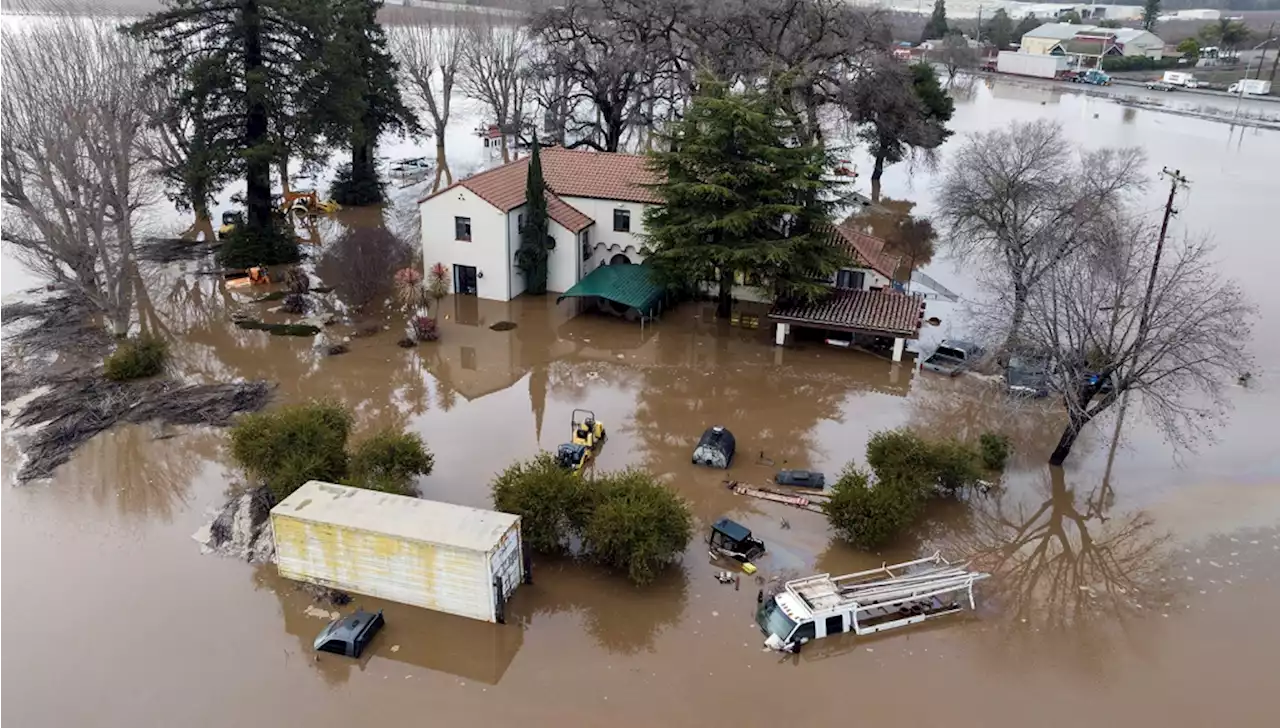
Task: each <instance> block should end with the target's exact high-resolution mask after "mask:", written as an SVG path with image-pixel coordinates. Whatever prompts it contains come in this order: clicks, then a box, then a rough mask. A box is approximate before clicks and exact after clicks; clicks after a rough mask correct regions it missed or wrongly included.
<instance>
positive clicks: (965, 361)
mask: <svg viewBox="0 0 1280 728" xmlns="http://www.w3.org/2000/svg"><path fill="white" fill-rule="evenodd" d="M984 353H985V352H984V351H983V349H982V347H981V346H978V345H977V344H973V343H970V342H968V341H951V340H948V339H943V340H942V343H941V344H939V345H938V348H937V349H934V351H933V353H932V354H930V355H929V356H928V358H927V359H925V360H924V361H923V362H921V363H920V367H921V368H923V369H927V370H929V371H931V372H937V373H938V374H945V375H947V376H948V377H954V376H957V375H958V374H960V373H961V372H964V371H967V370H969V369H971V368H972V367H973V365H974V364H975V363H976V362H977V361H978V360H979V359H981V358H982V355H983V354H984Z"/></svg>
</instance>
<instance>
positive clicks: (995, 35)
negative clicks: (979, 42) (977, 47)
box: [985, 8, 1013, 50]
mask: <svg viewBox="0 0 1280 728" xmlns="http://www.w3.org/2000/svg"><path fill="white" fill-rule="evenodd" d="M985 32H986V35H987V41H989V42H990V43H991V45H993V46H995V47H996V50H1004V49H1005V48H1008V47H1009V44H1010V43H1012V42H1013V18H1010V17H1009V14H1008V13H1006V12H1005V11H1004V8H1000V9H999V10H997V11H996V13H995V15H992V16H991V21H990V22H988V23H987V28H986V31H985Z"/></svg>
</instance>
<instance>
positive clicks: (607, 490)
mask: <svg viewBox="0 0 1280 728" xmlns="http://www.w3.org/2000/svg"><path fill="white" fill-rule="evenodd" d="M592 487H594V488H595V489H596V497H595V502H596V505H595V508H594V509H593V510H592V513H591V517H590V518H589V519H588V520H587V524H586V529H585V530H584V531H583V533H582V542H583V546H584V548H585V549H586V551H587V553H588V555H589V556H590V558H591V560H592V561H595V562H596V563H598V564H601V565H602V566H606V567H608V568H611V569H617V570H619V571H625V572H626V573H627V576H628V577H630V579H631V581H633V582H635V583H636V584H647V583H649V582H651V581H653V579H654V577H656V576H657V575H658V572H659V571H660V570H661V569H662V568H664V567H665V566H667V565H668V564H670V563H671V562H672V561H675V560H676V558H678V557H679V556H680V554H681V553H683V552H684V549H685V547H686V546H688V545H689V539H690V538H691V537H692V535H693V516H692V514H691V513H690V511H689V506H688V505H686V504H685V502H684V500H683V499H681V498H680V496H679V495H677V494H676V493H675V492H674V491H673V490H671V489H670V488H668V487H666V486H665V485H663V484H661V483H659V482H658V481H657V480H655V479H654V477H653V476H652V475H650V474H648V473H646V472H644V471H641V470H635V469H628V470H624V471H622V472H619V473H611V474H607V475H604V476H603V477H601V478H598V479H596V480H595V481H594V482H593V483H592Z"/></svg>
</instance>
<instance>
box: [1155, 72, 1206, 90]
mask: <svg viewBox="0 0 1280 728" xmlns="http://www.w3.org/2000/svg"><path fill="white" fill-rule="evenodd" d="M1160 80H1161V81H1163V82H1165V83H1167V84H1169V85H1170V86H1181V87H1183V88H1196V87H1197V86H1199V85H1200V82H1199V81H1197V80H1196V77H1195V75H1194V74H1191V73H1187V72H1186V71H1165V72H1164V76H1162V77H1161V78H1160Z"/></svg>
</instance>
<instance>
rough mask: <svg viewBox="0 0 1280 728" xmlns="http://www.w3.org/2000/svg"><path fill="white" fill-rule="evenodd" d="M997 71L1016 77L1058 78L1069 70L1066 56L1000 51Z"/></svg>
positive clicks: (997, 59) (997, 57) (997, 58)
mask: <svg viewBox="0 0 1280 728" xmlns="http://www.w3.org/2000/svg"><path fill="white" fill-rule="evenodd" d="M996 70H997V71H998V72H1000V73H1008V74H1012V75H1014V76H1032V77H1034V78H1057V77H1058V75H1059V74H1061V73H1062V72H1063V71H1065V70H1067V59H1066V57H1065V56H1049V55H1040V54H1038V53H1018V52H1016V51H1000V55H999V56H996Z"/></svg>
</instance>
